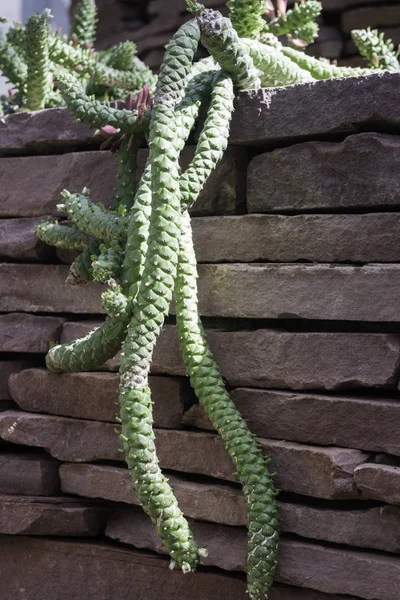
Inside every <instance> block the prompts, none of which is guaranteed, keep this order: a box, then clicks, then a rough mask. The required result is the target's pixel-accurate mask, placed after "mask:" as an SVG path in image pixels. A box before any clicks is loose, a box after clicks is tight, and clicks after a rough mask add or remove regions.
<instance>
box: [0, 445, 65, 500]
mask: <svg viewBox="0 0 400 600" xmlns="http://www.w3.org/2000/svg"><path fill="white" fill-rule="evenodd" d="M59 490H60V479H59V476H58V463H57V461H55V460H54V459H53V458H51V457H50V456H48V455H47V454H44V453H37V454H27V453H20V454H13V453H11V452H10V453H7V454H0V494H22V495H23V496H51V495H54V494H57V492H58V491H59Z"/></svg>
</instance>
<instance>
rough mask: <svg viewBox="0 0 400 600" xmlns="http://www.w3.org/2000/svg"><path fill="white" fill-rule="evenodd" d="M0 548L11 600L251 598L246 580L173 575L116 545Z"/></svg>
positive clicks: (35, 541) (5, 540) (21, 541)
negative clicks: (22, 595) (21, 597)
mask: <svg viewBox="0 0 400 600" xmlns="http://www.w3.org/2000/svg"><path fill="white" fill-rule="evenodd" d="M0 550H1V554H2V591H3V593H4V594H6V597H7V598H8V599H10V600H11V599H13V600H14V598H15V599H17V598H18V595H21V591H20V590H21V588H22V589H23V590H24V592H23V594H24V596H25V600H38V598H46V600H61V599H60V590H62V594H63V596H64V598H65V599H67V598H68V600H75V599H76V600H77V599H78V598H79V599H80V598H85V600H110V598H118V600H132V593H134V596H136V598H152V599H154V600H155V599H159V598H163V600H176V598H178V597H180V598H191V600H204V598H223V597H224V595H225V594H226V595H227V597H228V598H229V599H230V600H246V598H247V595H246V593H245V591H246V582H245V580H244V578H238V577H232V576H231V575H229V574H227V573H226V574H225V573H223V572H210V571H204V570H203V571H197V572H196V573H192V574H191V576H190V577H186V576H185V575H183V573H182V571H179V570H174V571H170V570H169V569H168V564H169V561H168V560H167V559H165V558H163V557H157V556H154V555H153V554H151V555H150V554H146V553H143V552H137V551H135V550H133V549H130V548H129V549H128V548H126V547H120V546H117V545H115V544H113V545H111V544H105V543H99V542H90V543H87V542H86V543H85V542H82V541H72V540H70V541H66V540H65V541H64V540H62V541H61V540H54V539H53V540H51V539H43V538H32V537H25V536H1V538H0ZM3 557H4V559H3ZM27 565H29V568H27ZM43 573H46V577H43ZM271 600H289V596H287V595H286V596H279V595H277V596H275V597H272V596H271ZM296 600H297V598H296ZM299 600H300V599H299ZM301 600H303V598H301ZM318 600H319V599H318ZM321 600H322V599H321ZM328 600H330V599H328ZM346 600H347V599H346Z"/></svg>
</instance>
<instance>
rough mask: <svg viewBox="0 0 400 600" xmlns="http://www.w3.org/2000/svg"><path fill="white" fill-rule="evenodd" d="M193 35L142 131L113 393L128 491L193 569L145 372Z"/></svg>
mask: <svg viewBox="0 0 400 600" xmlns="http://www.w3.org/2000/svg"><path fill="white" fill-rule="evenodd" d="M199 35H200V32H199V28H198V26H197V24H196V22H195V21H189V22H188V23H186V24H185V25H183V26H182V27H181V28H180V29H179V30H178V32H177V33H176V34H175V36H174V38H173V40H172V42H171V43H170V44H169V46H168V49H167V52H166V56H165V60H164V63H163V66H162V68H161V71H160V76H159V80H158V84H157V90H156V97H155V104H154V108H153V110H152V117H151V122H150V136H149V148H150V154H149V164H150V166H151V179H152V182H151V183H152V188H151V191H152V214H151V218H150V230H149V241H148V252H147V256H146V261H145V265H144V271H143V277H142V280H141V283H140V286H139V291H138V295H137V298H136V303H135V305H134V307H133V316H132V320H131V323H130V325H129V327H128V333H127V337H126V340H125V343H124V346H123V352H122V354H121V368H120V381H121V383H120V400H119V402H120V416H121V421H122V423H121V429H122V433H121V436H120V437H121V441H122V446H123V449H124V452H125V456H126V460H127V464H128V468H129V471H130V473H131V475H132V479H133V482H134V487H135V491H136V494H137V496H138V498H139V500H140V502H141V504H142V506H143V508H144V510H145V511H146V512H147V513H148V514H149V516H150V518H151V520H152V522H153V525H154V527H155V528H156V530H157V531H158V533H159V535H160V537H161V539H162V541H163V543H164V545H165V546H166V548H167V549H168V551H169V553H170V555H171V558H172V560H173V565H174V564H177V565H178V566H180V567H181V568H182V569H183V571H185V572H187V571H190V570H195V569H196V567H197V564H198V562H199V560H200V557H201V553H200V552H199V550H198V548H197V547H196V544H195V542H194V539H193V536H192V534H191V532H190V529H189V526H188V523H187V521H186V519H185V518H184V517H183V515H182V513H181V511H180V509H179V507H178V504H177V501H176V499H175V496H174V494H173V492H172V490H171V488H170V486H169V485H168V482H167V480H166V478H165V477H164V476H163V475H162V473H161V470H160V468H159V465H158V460H157V455H156V451H155V444H154V433H153V429H152V421H153V418H152V406H151V404H152V403H151V394H150V388H149V386H148V373H149V368H150V361H151V356H152V352H153V349H154V345H155V341H156V339H157V337H158V335H159V333H160V330H161V327H162V325H163V322H164V319H165V315H166V314H167V313H168V308H169V303H170V301H171V297H172V292H173V287H174V276H175V274H176V267H177V259H178V247H179V234H180V232H179V226H180V193H179V164H178V158H179V152H178V149H177V137H178V130H177V126H176V123H175V121H174V107H175V105H176V103H177V102H178V101H179V99H180V98H181V97H182V91H183V86H184V84H185V82H186V79H187V78H188V75H189V72H190V67H191V63H192V60H193V55H194V52H195V50H196V48H197V43H198V40H199ZM177 68H178V69H179V73H177ZM180 144H181V142H180ZM180 144H179V145H180ZM128 239H129V238H128Z"/></svg>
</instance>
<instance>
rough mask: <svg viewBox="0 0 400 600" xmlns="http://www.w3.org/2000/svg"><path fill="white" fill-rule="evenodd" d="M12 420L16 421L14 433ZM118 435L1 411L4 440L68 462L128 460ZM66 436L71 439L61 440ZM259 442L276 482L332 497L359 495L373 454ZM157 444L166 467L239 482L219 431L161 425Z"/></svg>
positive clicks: (108, 428)
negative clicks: (362, 470)
mask: <svg viewBox="0 0 400 600" xmlns="http://www.w3.org/2000/svg"><path fill="white" fill-rule="evenodd" d="M10 423H13V425H14V429H13V431H12V432H10ZM93 425H96V428H95V427H94V426H93ZM72 427H74V429H73V430H72V429H71V428H72ZM73 433H74V434H75V435H73ZM112 434H113V430H112V428H111V425H106V424H104V423H95V424H93V423H88V422H85V421H79V422H74V423H70V422H68V420H67V419H65V418H64V419H61V418H60V417H52V418H51V417H38V415H27V416H20V417H18V416H17V415H15V414H14V415H13V414H12V413H11V412H9V413H7V412H5V413H2V414H1V415H0V435H1V436H2V437H3V439H5V440H8V441H12V442H14V443H21V440H24V443H25V444H28V445H29V444H30V445H34V446H44V447H46V448H48V449H49V451H50V452H51V454H52V455H53V456H55V457H56V458H59V459H60V460H65V461H71V462H84V461H89V460H103V459H106V460H123V457H122V455H121V454H120V453H119V452H118V439H117V438H116V436H115V435H114V437H112ZM61 435H64V438H65V441H62V440H60V439H59V438H60V436H61ZM73 437H75V438H80V437H82V440H80V439H77V440H75V439H69V438H73ZM258 441H259V443H260V445H261V448H262V450H263V452H264V453H265V454H268V455H270V456H271V458H272V470H273V471H276V472H277V473H278V475H277V479H276V482H277V483H276V484H277V486H278V487H279V488H280V489H282V490H285V491H288V492H294V493H297V494H302V495H305V496H315V497H319V498H328V499H332V498H354V497H357V491H356V488H355V485H354V481H353V473H354V469H355V467H357V466H358V465H360V464H362V463H363V462H365V461H366V460H367V459H368V455H367V454H364V453H362V452H360V451H359V450H348V449H342V448H335V447H328V448H323V447H318V446H305V445H302V444H297V443H294V442H286V441H280V440H266V439H262V438H259V440H258ZM156 445H157V452H158V456H159V459H160V464H161V466H162V468H164V469H171V470H174V471H182V472H184V473H192V474H194V473H195V474H200V475H207V476H209V477H217V478H219V479H225V480H227V481H237V479H236V477H235V476H234V475H233V473H234V471H235V468H234V466H233V464H232V461H231V459H230V458H229V456H228V453H227V452H226V450H225V448H224V444H223V442H222V440H221V439H220V438H219V437H218V436H216V435H213V434H210V433H206V432H201V433H197V432H196V433H195V432H187V431H167V430H162V429H158V430H156ZM105 493H107V492H105Z"/></svg>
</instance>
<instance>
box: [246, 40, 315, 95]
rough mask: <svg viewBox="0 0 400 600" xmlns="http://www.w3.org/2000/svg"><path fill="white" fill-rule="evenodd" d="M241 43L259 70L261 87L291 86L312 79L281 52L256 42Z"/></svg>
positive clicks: (309, 74) (306, 71)
mask: <svg viewBox="0 0 400 600" xmlns="http://www.w3.org/2000/svg"><path fill="white" fill-rule="evenodd" d="M243 43H244V44H246V46H247V47H248V49H249V52H250V56H251V58H252V59H253V62H254V65H255V66H256V67H257V69H259V72H260V79H261V85H262V87H279V86H286V85H293V84H296V83H305V82H307V81H312V80H313V79H314V77H313V75H312V74H311V73H309V72H308V70H305V69H303V68H301V66H299V65H297V64H296V63H295V62H293V61H292V60H290V58H288V57H286V56H285V55H284V54H283V51H282V52H281V51H280V50H278V49H277V48H273V47H272V46H266V45H265V44H262V43H261V42H258V41H256V40H243ZM282 50H283V49H282Z"/></svg>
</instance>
